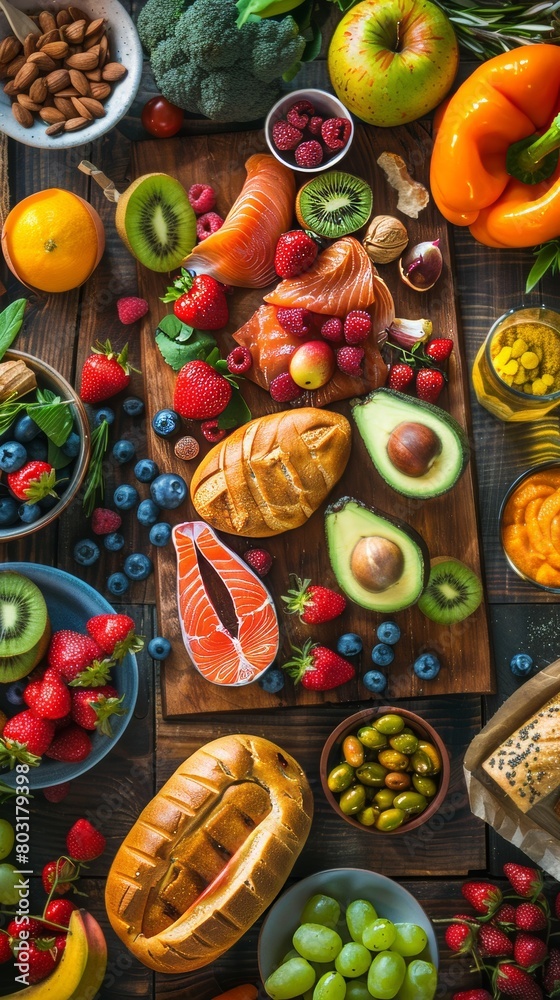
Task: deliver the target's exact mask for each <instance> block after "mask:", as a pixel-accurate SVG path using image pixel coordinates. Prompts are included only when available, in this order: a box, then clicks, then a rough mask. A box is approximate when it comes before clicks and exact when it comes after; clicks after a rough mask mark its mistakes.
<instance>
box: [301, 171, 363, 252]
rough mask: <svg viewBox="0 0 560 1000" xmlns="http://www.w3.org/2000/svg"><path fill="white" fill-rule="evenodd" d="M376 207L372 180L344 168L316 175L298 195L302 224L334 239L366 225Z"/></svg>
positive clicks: (318, 233)
mask: <svg viewBox="0 0 560 1000" xmlns="http://www.w3.org/2000/svg"><path fill="white" fill-rule="evenodd" d="M372 208H373V192H372V190H371V188H370V186H369V184H368V183H367V182H366V181H363V180H362V179H361V177H355V176H354V174H346V173H344V171H342V170H329V171H327V172H326V173H324V174H318V176H317V177H313V178H312V180H310V181H308V182H307V184H304V185H303V187H302V188H300V190H299V191H298V195H297V199H296V216H297V220H298V222H299V224H300V226H302V227H303V228H304V229H310V230H311V231H312V232H314V233H317V235H318V236H325V237H326V238H327V239H331V240H334V239H337V237H339V236H346V235H347V233H355V232H356V230H357V229H361V227H362V226H365V224H366V222H367V221H368V219H369V217H370V215H371V211H372Z"/></svg>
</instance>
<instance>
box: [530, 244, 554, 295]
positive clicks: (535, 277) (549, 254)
mask: <svg viewBox="0 0 560 1000" xmlns="http://www.w3.org/2000/svg"><path fill="white" fill-rule="evenodd" d="M559 265H560V244H559V243H558V241H557V240H552V241H551V242H550V243H545V244H544V246H542V247H541V249H540V250H539V252H538V253H537V259H536V260H535V263H534V264H533V266H532V268H531V270H530V271H529V274H528V275H527V284H526V285H525V291H526V292H530V291H532V289H533V288H534V287H535V285H537V284H538V282H539V281H540V280H541V278H542V277H543V276H544V275H545V274H546V272H547V271H548V270H549V268H552V273H553V274H554V272H555V271H557V270H558V267H559Z"/></svg>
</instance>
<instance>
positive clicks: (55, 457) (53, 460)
mask: <svg viewBox="0 0 560 1000" xmlns="http://www.w3.org/2000/svg"><path fill="white" fill-rule="evenodd" d="M71 461H72V459H71V458H68V455H65V454H64V452H63V451H62V450H61V449H60V448H59V447H58V446H57V445H56V444H55V443H54V441H49V450H48V454H47V462H48V463H49V465H52V467H53V469H57V470H58V469H65V468H66V466H67V465H70V462H71Z"/></svg>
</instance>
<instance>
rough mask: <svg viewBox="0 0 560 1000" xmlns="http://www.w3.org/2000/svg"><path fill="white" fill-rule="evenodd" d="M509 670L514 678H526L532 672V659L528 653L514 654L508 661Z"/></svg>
mask: <svg viewBox="0 0 560 1000" xmlns="http://www.w3.org/2000/svg"><path fill="white" fill-rule="evenodd" d="M509 669H510V670H511V672H512V674H513V676H514V677H527V676H528V675H529V674H530V673H532V672H533V657H532V656H529V654H528V653H516V654H515V656H512V658H511V660H510V661H509Z"/></svg>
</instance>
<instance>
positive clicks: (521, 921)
mask: <svg viewBox="0 0 560 1000" xmlns="http://www.w3.org/2000/svg"><path fill="white" fill-rule="evenodd" d="M4 731H5V730H4ZM515 926H516V927H518V928H519V930H520V931H530V932H531V933H536V932H537V931H544V930H545V929H546V927H547V926H548V918H547V916H546V913H544V911H543V910H541V908H540V906H537V904H536V903H520V904H519V906H518V907H517V908H516V910H515Z"/></svg>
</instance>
